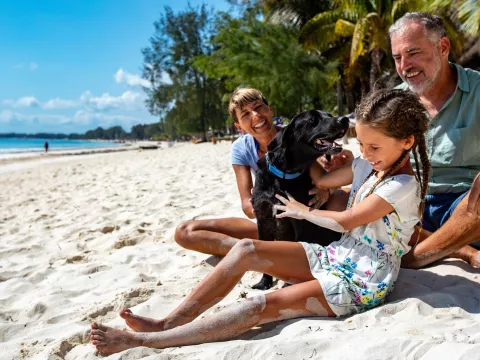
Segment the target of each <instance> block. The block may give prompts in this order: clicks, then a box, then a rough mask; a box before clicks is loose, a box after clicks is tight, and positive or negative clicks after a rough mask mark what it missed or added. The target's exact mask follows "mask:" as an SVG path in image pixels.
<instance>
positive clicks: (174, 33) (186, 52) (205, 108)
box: [142, 5, 226, 136]
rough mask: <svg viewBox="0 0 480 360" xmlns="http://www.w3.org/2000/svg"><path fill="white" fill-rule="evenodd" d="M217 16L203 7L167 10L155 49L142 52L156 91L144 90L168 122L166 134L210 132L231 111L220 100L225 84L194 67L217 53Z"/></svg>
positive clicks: (155, 111)
mask: <svg viewBox="0 0 480 360" xmlns="http://www.w3.org/2000/svg"><path fill="white" fill-rule="evenodd" d="M215 23H216V15H214V14H213V13H212V11H209V10H207V8H206V6H205V5H203V6H201V7H200V8H198V9H193V8H192V7H190V6H189V7H188V8H187V10H185V11H183V12H179V13H177V14H175V13H174V12H173V11H172V10H171V9H170V8H169V7H166V8H165V14H163V15H162V16H161V18H160V20H159V21H157V22H155V32H154V35H153V36H152V37H151V38H150V47H148V48H145V49H143V50H142V52H143V55H144V66H143V75H144V78H146V79H148V80H150V82H151V84H152V87H151V88H145V91H146V93H147V96H148V99H147V106H148V108H149V110H150V112H151V113H152V114H154V115H160V116H161V117H162V118H163V122H164V123H165V128H164V131H166V132H167V133H168V134H170V135H171V136H175V135H176V134H177V133H196V132H201V133H203V134H205V132H206V131H207V130H208V129H209V128H213V129H216V128H220V127H223V126H224V121H225V118H226V110H225V108H224V106H223V104H222V100H221V96H222V94H223V92H224V88H223V83H222V81H220V80H218V79H215V78H211V77H208V76H207V75H206V74H205V72H204V71H203V70H202V69H201V68H199V67H198V66H197V67H194V66H193V62H194V60H195V59H196V58H197V57H199V56H203V55H209V54H210V53H211V52H212V51H213V45H212V43H211V42H210V39H211V38H212V37H213V36H214V34H215V27H214V24H215Z"/></svg>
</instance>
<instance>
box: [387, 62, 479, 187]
mask: <svg viewBox="0 0 480 360" xmlns="http://www.w3.org/2000/svg"><path fill="white" fill-rule="evenodd" d="M451 65H453V66H455V68H456V69H457V72H458V81H457V87H456V89H455V92H454V93H453V95H452V96H451V97H450V98H449V99H448V100H447V102H446V103H445V104H444V105H443V107H442V108H441V110H440V111H439V113H438V114H437V115H436V116H435V117H434V118H433V119H430V124H429V126H428V131H427V133H426V134H425V140H426V144H427V152H428V157H429V159H430V162H431V164H432V169H431V171H430V182H429V187H428V193H429V194H439V193H459V192H464V191H466V190H469V189H470V186H471V185H472V182H473V179H474V178H475V176H476V175H477V174H478V172H480V72H478V71H475V70H472V69H464V68H463V67H461V66H460V65H457V64H451ZM396 88H397V89H404V90H407V89H408V85H407V84H406V83H405V82H404V83H403V84H401V85H399V86H397V87H396ZM412 159H413V157H412ZM412 164H413V165H414V161H413V160H412Z"/></svg>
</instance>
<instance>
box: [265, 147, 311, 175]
mask: <svg viewBox="0 0 480 360" xmlns="http://www.w3.org/2000/svg"><path fill="white" fill-rule="evenodd" d="M265 160H267V165H268V171H270V172H271V173H272V174H273V175H275V176H277V177H279V178H280V179H286V180H292V179H296V178H297V177H299V176H300V175H302V174H303V171H300V172H296V173H293V174H292V173H286V172H283V171H281V170H279V169H277V168H276V167H275V165H273V164H272V163H271V162H270V159H269V158H268V153H267V154H265Z"/></svg>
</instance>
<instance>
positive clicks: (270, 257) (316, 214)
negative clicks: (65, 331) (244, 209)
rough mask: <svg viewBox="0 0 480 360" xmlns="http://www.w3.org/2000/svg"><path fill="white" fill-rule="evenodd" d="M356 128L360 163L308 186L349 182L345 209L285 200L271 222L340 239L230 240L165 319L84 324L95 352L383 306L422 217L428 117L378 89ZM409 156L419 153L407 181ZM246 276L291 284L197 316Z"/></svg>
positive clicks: (402, 94)
mask: <svg viewBox="0 0 480 360" xmlns="http://www.w3.org/2000/svg"><path fill="white" fill-rule="evenodd" d="M253 109H255V107H253ZM259 111H260V109H259ZM265 111H267V110H265ZM356 120H357V124H356V132H357V138H358V141H359V142H360V151H361V152H362V156H363V158H357V159H355V160H354V161H353V163H352V165H351V166H344V167H342V168H340V169H337V170H335V171H333V172H331V173H329V174H326V175H323V176H321V177H320V179H317V180H316V184H317V186H321V187H324V188H327V189H328V188H336V187H340V186H343V185H348V184H352V190H351V192H350V198H349V206H348V208H347V209H346V210H344V211H341V212H339V211H328V210H313V211H312V210H311V209H310V208H309V207H307V206H305V205H303V204H301V203H298V202H297V201H295V199H293V198H292V197H290V196H288V199H286V198H283V197H282V196H280V195H277V198H278V199H279V201H280V203H279V205H276V208H277V210H278V211H280V212H281V213H280V214H278V215H277V217H279V218H281V217H292V218H297V219H305V220H308V221H310V222H312V223H314V224H317V225H319V226H323V227H326V228H329V229H332V230H334V231H337V232H339V233H342V236H341V239H340V240H339V241H335V242H333V243H331V244H330V245H329V246H327V247H324V246H321V245H318V244H308V243H297V242H289V241H259V240H253V239H243V240H239V241H237V242H236V243H235V245H234V246H233V248H232V249H231V251H229V252H228V254H227V255H226V256H225V257H224V258H223V259H222V260H221V261H220V263H219V264H218V265H217V266H216V267H215V268H214V269H213V271H212V272H211V273H210V274H209V275H208V276H207V277H206V278H205V279H204V280H203V281H202V282H201V283H200V284H199V285H198V286H197V287H196V288H195V289H194V290H193V291H192V292H191V293H190V294H189V295H188V296H187V297H186V299H185V300H184V301H183V302H182V303H181V304H180V305H179V306H178V307H177V308H176V309H174V310H173V311H172V312H171V313H170V314H169V315H168V316H167V317H165V318H163V319H160V320H156V319H150V318H145V317H141V316H138V315H135V314H133V313H132V311H131V310H130V309H124V310H122V311H121V313H120V316H121V317H122V318H124V319H125V321H126V323H127V325H128V326H129V327H130V328H131V329H132V330H134V332H130V331H122V330H117V329H114V328H111V327H108V326H105V325H102V324H97V323H95V322H94V323H92V329H91V334H90V339H91V343H92V344H93V345H94V346H95V347H96V348H97V350H98V351H99V352H101V353H104V354H111V353H116V352H120V351H123V350H125V349H129V348H132V347H137V346H146V347H153V348H167V347H174V346H184V345H191V344H200V343H206V342H213V341H221V340H226V339H231V338H234V337H237V336H239V335H240V334H242V333H244V332H246V331H247V330H249V329H251V328H252V327H254V326H257V325H259V324H265V323H269V322H273V321H278V320H284V319H291V318H298V317H310V316H322V317H327V316H329V317H333V316H347V315H351V314H355V313H359V312H363V311H367V310H369V309H371V308H373V307H375V306H378V305H380V304H383V303H384V301H385V298H386V297H387V295H388V294H389V293H390V292H391V291H392V290H393V288H394V285H395V281H396V279H397V276H398V273H399V270H400V262H401V258H402V256H403V255H404V254H406V253H407V252H408V251H409V250H410V246H409V245H408V243H409V240H410V237H411V236H412V234H413V232H414V226H415V224H417V223H418V221H419V220H420V219H421V214H422V213H423V211H422V209H423V206H422V205H423V204H424V203H423V202H422V201H423V200H424V199H425V196H426V192H427V186H428V175H429V163H428V157H427V153H426V144H425V137H424V132H425V131H426V129H427V125H428V119H427V116H426V114H425V112H424V109H423V106H422V104H420V102H419V101H418V98H417V97H416V95H415V94H413V93H411V92H407V91H403V90H383V91H380V92H377V93H373V94H371V95H370V96H368V97H366V98H365V99H364V100H363V101H362V102H361V104H360V105H359V107H358V108H357V117H356ZM259 124H261V123H259ZM411 151H413V152H418V155H415V165H416V168H417V173H416V174H415V173H414V171H413V169H412V166H411V164H410V159H409V153H410V152H411ZM418 158H420V161H418V160H417V159H418ZM420 168H422V170H423V174H422V175H420V173H419V169H420ZM415 175H416V176H417V178H416V176H415ZM417 179H419V181H417ZM247 271H258V272H262V273H268V274H271V275H272V276H274V277H276V278H279V279H283V280H285V281H288V282H291V283H293V285H291V286H289V287H286V288H282V289H279V290H276V291H273V292H270V293H267V294H263V293H262V294H260V295H257V296H254V297H250V298H247V299H245V300H243V301H240V302H237V303H233V304H230V305H227V306H226V307H225V309H223V310H221V311H219V312H216V313H214V314H209V315H207V316H205V317H202V318H199V316H200V315H201V314H202V313H203V312H205V311H206V310H208V309H209V308H211V307H212V306H214V305H215V304H217V303H218V302H220V301H221V300H222V299H223V298H225V297H226V296H227V295H228V294H229V293H230V291H231V290H232V289H233V288H234V287H235V285H237V283H238V282H239V281H240V280H241V279H242V277H243V275H244V274H245V273H246V272H247ZM193 320H195V321H193Z"/></svg>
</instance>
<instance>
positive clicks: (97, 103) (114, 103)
mask: <svg viewBox="0 0 480 360" xmlns="http://www.w3.org/2000/svg"><path fill="white" fill-rule="evenodd" d="M144 99H145V95H143V94H140V93H138V92H135V91H125V92H124V93H123V94H122V95H120V96H112V95H110V94H108V93H104V94H102V95H101V96H97V97H95V96H93V95H92V94H91V93H90V91H85V92H84V93H83V94H82V95H81V96H80V101H81V102H82V103H83V104H85V106H87V107H90V108H92V109H94V110H110V109H122V110H135V109H142V108H144Z"/></svg>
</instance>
